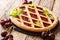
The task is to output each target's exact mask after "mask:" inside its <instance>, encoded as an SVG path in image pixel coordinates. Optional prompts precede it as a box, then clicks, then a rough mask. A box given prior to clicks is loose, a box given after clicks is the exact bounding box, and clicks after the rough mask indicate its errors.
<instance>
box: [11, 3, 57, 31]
mask: <svg viewBox="0 0 60 40" xmlns="http://www.w3.org/2000/svg"><path fill="white" fill-rule="evenodd" d="M19 9H22V10H23V12H22V13H20V14H19V15H17V16H11V17H10V18H11V21H12V22H13V23H14V24H15V25H16V26H17V27H19V28H21V29H23V30H26V31H31V32H43V31H47V30H51V29H53V28H54V27H55V26H56V25H57V23H58V19H57V17H56V15H55V14H54V13H53V12H51V11H50V10H48V9H47V8H44V7H42V6H40V5H32V4H22V5H21V6H18V7H16V8H15V10H19Z"/></svg>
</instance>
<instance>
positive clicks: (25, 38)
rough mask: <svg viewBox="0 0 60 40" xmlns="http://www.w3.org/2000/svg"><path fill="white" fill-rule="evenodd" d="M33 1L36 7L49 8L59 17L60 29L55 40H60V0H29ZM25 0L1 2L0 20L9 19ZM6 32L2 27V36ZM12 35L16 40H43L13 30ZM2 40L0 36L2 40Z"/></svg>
mask: <svg viewBox="0 0 60 40" xmlns="http://www.w3.org/2000/svg"><path fill="white" fill-rule="evenodd" d="M28 1H33V3H34V4H36V5H41V6H43V7H46V8H48V9H49V10H51V11H52V12H54V13H55V14H56V15H57V16H58V20H59V27H58V28H57V30H56V31H55V32H54V33H55V36H56V38H55V40H60V0H28ZM22 3H23V0H0V19H2V18H5V17H9V14H10V13H11V11H12V10H13V9H14V8H15V7H16V6H18V5H21V4H22ZM2 31H4V29H3V28H2V26H1V25H0V34H1V32H2ZM12 35H13V36H14V40H43V39H41V38H40V37H39V36H31V35H27V34H24V33H21V32H18V31H15V30H13V32H12ZM1 39H2V37H1V35H0V40H1Z"/></svg>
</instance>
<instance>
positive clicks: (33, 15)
mask: <svg viewBox="0 0 60 40" xmlns="http://www.w3.org/2000/svg"><path fill="white" fill-rule="evenodd" d="M30 15H31V17H33V18H36V19H38V18H37V15H35V14H32V13H30Z"/></svg>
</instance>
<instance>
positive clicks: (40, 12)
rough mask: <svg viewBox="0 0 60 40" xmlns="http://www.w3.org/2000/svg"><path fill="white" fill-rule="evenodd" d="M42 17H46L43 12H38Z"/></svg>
mask: <svg viewBox="0 0 60 40" xmlns="http://www.w3.org/2000/svg"><path fill="white" fill-rule="evenodd" d="M38 12H39V14H40V15H43V16H46V15H45V14H43V12H42V11H38Z"/></svg>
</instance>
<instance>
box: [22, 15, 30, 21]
mask: <svg viewBox="0 0 60 40" xmlns="http://www.w3.org/2000/svg"><path fill="white" fill-rule="evenodd" d="M22 19H23V20H25V21H28V22H30V21H29V19H28V18H27V17H24V16H22Z"/></svg>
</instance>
